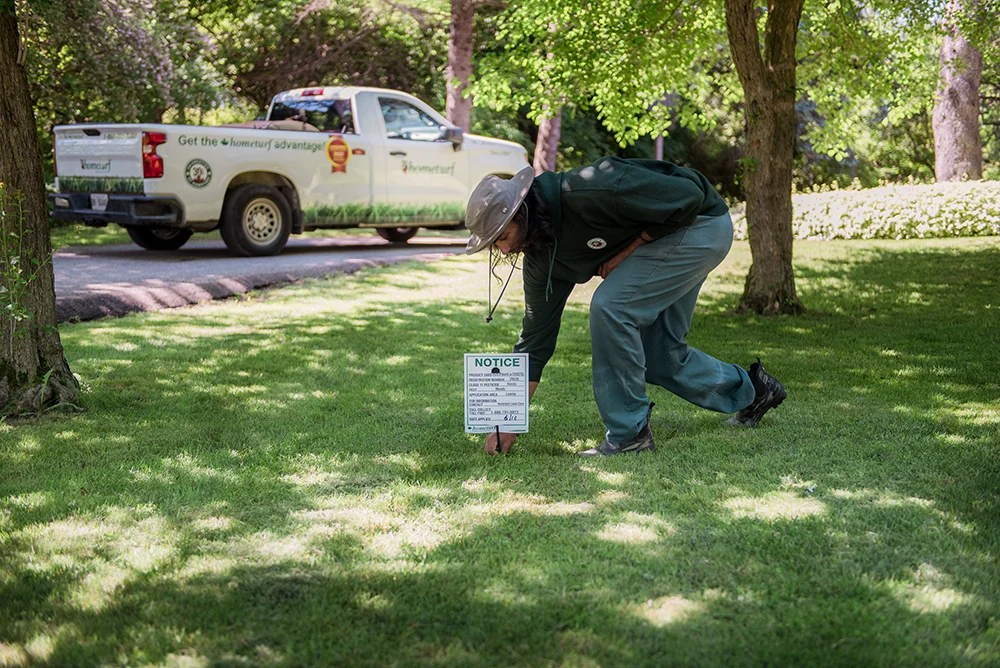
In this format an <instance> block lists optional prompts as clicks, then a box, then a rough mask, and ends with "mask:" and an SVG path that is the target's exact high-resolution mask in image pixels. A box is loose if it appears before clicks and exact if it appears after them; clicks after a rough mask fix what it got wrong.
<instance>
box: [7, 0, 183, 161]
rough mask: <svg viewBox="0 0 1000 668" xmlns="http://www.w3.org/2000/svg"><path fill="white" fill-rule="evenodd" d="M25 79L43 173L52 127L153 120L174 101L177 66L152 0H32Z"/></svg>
mask: <svg viewBox="0 0 1000 668" xmlns="http://www.w3.org/2000/svg"><path fill="white" fill-rule="evenodd" d="M29 8H30V11H25V12H24V16H23V22H24V24H25V26H26V28H27V29H26V31H25V41H26V45H27V53H28V57H27V68H28V80H29V83H30V85H31V93H32V97H33V98H34V99H35V117H36V123H37V125H38V136H39V143H40V146H41V151H42V157H43V161H44V163H43V164H44V165H45V167H46V171H48V172H51V169H52V157H51V155H52V135H51V129H52V126H54V125H58V124H64V123H70V122H80V121H107V122H122V123H127V122H136V121H150V120H156V119H157V118H158V115H159V114H160V113H162V110H163V109H165V108H166V106H167V105H168V104H169V100H170V82H171V79H172V77H173V64H172V62H171V60H170V58H169V56H168V54H167V53H165V51H164V49H163V48H162V47H163V45H162V43H161V40H160V36H159V35H157V34H156V32H155V30H154V29H153V25H155V20H154V18H153V7H152V4H151V1H150V0H139V1H136V2H129V3H125V2H122V1H121V0H79V1H76V2H41V3H31V4H30V5H29Z"/></svg>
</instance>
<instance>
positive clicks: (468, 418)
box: [465, 353, 528, 434]
mask: <svg viewBox="0 0 1000 668" xmlns="http://www.w3.org/2000/svg"><path fill="white" fill-rule="evenodd" d="M497 427H499V428H500V431H502V432H507V433H512V434H524V433H526V432H527V431H528V356H527V355H525V354H523V353H511V354H505V355H497V354H478V353H466V354H465V433H467V434H482V433H485V432H490V431H494V430H495V429H496V428H497Z"/></svg>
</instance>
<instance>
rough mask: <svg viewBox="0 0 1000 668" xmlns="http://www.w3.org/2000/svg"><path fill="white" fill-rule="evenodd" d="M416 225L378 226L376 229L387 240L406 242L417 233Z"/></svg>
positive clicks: (398, 242) (399, 242)
mask: <svg viewBox="0 0 1000 668" xmlns="http://www.w3.org/2000/svg"><path fill="white" fill-rule="evenodd" d="M417 229H418V228H416V227H377V228H375V231H376V232H378V235H379V236H380V237H382V238H383V239H385V240H386V241H391V242H393V243H397V244H404V243H406V242H407V241H409V240H410V239H412V238H413V237H414V235H416V233H417Z"/></svg>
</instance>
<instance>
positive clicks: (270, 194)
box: [220, 183, 292, 256]
mask: <svg viewBox="0 0 1000 668" xmlns="http://www.w3.org/2000/svg"><path fill="white" fill-rule="evenodd" d="M291 231H292V209H291V207H289V206H288V201H287V200H286V199H285V196H284V195H282V194H281V193H280V192H278V191H277V190H276V189H274V188H272V187H271V186H265V185H263V184H260V183H251V184H248V185H245V186H241V187H240V188H238V189H237V190H236V191H235V192H233V193H232V194H230V195H229V197H228V198H227V199H226V207H225V210H224V211H223V212H222V225H221V226H220V232H222V240H223V241H225V242H226V248H228V249H229V252H230V253H232V254H233V255H244V256H246V255H251V256H258V255H277V254H278V253H280V252H281V249H282V248H284V247H285V244H286V243H287V242H288V235H289V234H290V233H291Z"/></svg>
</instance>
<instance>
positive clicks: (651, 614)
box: [631, 596, 708, 626]
mask: <svg viewBox="0 0 1000 668" xmlns="http://www.w3.org/2000/svg"><path fill="white" fill-rule="evenodd" d="M707 607H708V606H706V605H705V603H703V602H700V601H691V600H688V599H686V598H684V597H683V596H661V597H660V598H657V599H649V600H648V601H646V602H645V603H640V604H639V605H636V606H633V607H632V609H631V612H632V614H634V615H635V616H637V617H640V618H642V619H644V620H646V621H648V622H649V623H650V624H652V625H653V626H667V625H669V624H674V623H676V622H681V621H684V620H686V619H687V618H688V617H690V616H691V615H696V614H701V613H704V612H705V611H706V610H707Z"/></svg>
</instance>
